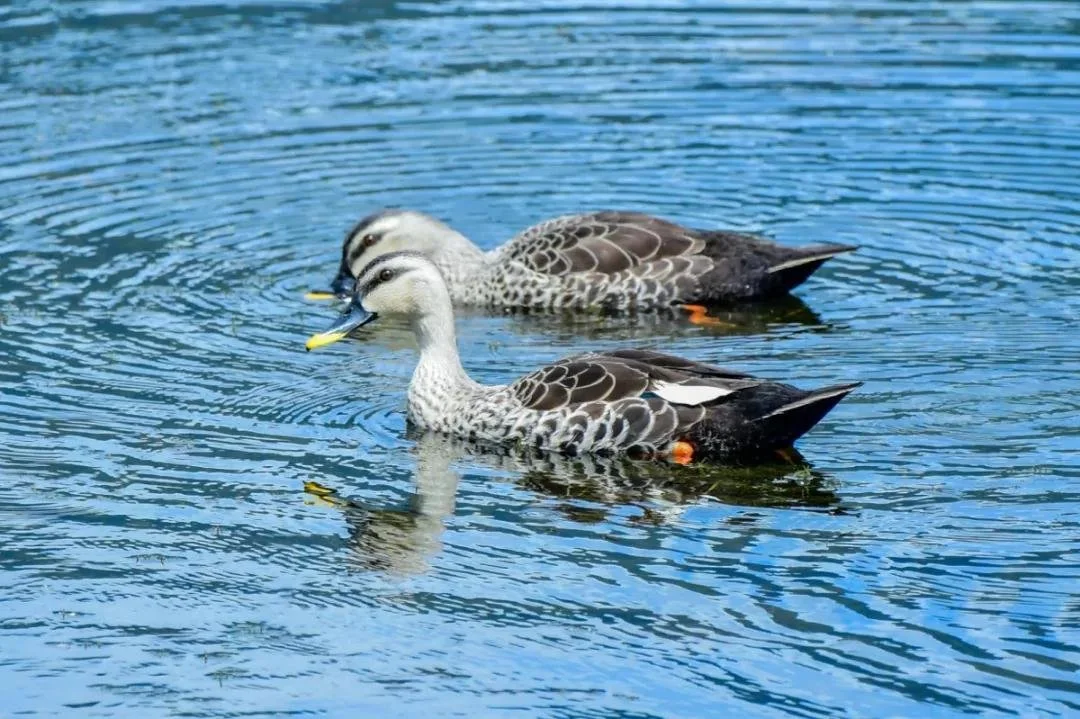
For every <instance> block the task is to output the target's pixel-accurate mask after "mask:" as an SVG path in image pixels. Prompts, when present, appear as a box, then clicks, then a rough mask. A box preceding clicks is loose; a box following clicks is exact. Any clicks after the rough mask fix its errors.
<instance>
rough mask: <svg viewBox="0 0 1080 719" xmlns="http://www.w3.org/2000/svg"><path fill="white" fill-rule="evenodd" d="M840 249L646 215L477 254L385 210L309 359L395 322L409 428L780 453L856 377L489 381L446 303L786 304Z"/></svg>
mask: <svg viewBox="0 0 1080 719" xmlns="http://www.w3.org/2000/svg"><path fill="white" fill-rule="evenodd" d="M854 249H855V248H854V247H851V246H848V245H834V244H829V245H812V246H808V247H784V246H781V245H778V244H776V243H773V242H770V241H768V240H766V239H764V238H762V237H759V236H757V235H752V234H746V233H740V232H730V231H724V230H696V229H690V228H687V227H682V226H680V225H677V224H674V223H671V222H667V221H665V220H661V219H658V218H656V217H651V216H648V215H643V214H638V213H629V212H598V213H594V214H586V215H568V216H565V217H559V218H556V219H553V220H549V221H547V222H544V223H541V224H539V225H536V226H534V227H531V228H529V229H527V230H525V231H524V232H522V233H521V234H519V235H517V236H516V237H515V238H513V239H512V240H510V241H509V242H508V243H506V244H505V245H503V246H501V247H499V248H497V249H495V250H493V251H491V252H487V253H485V252H483V251H481V250H480V249H479V248H478V247H476V245H474V244H473V243H472V242H470V241H469V240H468V239H467V238H465V237H464V236H463V235H461V234H460V233H458V232H455V231H454V230H453V229H451V228H450V227H448V226H447V225H445V224H443V223H442V222H439V221H438V220H436V219H434V218H432V217H429V216H427V215H424V214H422V213H419V212H412V211H405V210H384V211H382V212H378V213H376V214H373V215H370V216H368V217H365V218H364V219H363V220H361V221H360V222H359V223H358V224H357V225H356V226H355V227H354V228H353V229H352V230H351V231H350V232H349V233H348V235H346V237H345V242H344V245H343V247H342V252H341V264H340V267H339V269H338V274H337V276H336V278H335V279H334V281H333V283H332V292H316V293H309V295H308V296H309V297H310V298H313V299H320V298H333V297H340V298H343V299H347V300H348V303H349V304H348V307H347V308H346V310H345V311H344V313H343V314H342V316H341V318H340V319H339V320H338V321H337V322H336V323H335V324H334V325H333V326H332V327H331V328H330V329H328V330H326V331H325V332H322V333H320V334H316V335H313V336H312V337H311V338H310V339H309V340H308V342H307V348H308V349H309V350H311V349H315V348H316V347H320V346H323V345H326V344H330V343H331V342H336V341H338V340H340V339H342V338H344V337H347V336H348V335H349V334H351V333H352V332H354V331H355V330H357V329H358V328H360V327H362V326H363V325H366V324H368V323H370V322H372V321H374V320H375V319H377V318H378V317H380V316H385V315H396V316H400V317H404V318H406V319H407V320H408V321H409V323H410V324H411V326H412V329H413V331H414V332H415V334H416V337H417V340H418V343H419V347H420V361H419V363H418V364H417V366H416V370H415V372H414V373H413V377H412V381H411V383H410V384H409V390H408V412H407V417H408V419H409V421H410V422H411V423H413V424H414V425H416V426H417V427H420V428H423V429H428V430H434V431H438V432H443V433H447V434H451V435H456V436H459V437H463V438H467V439H470V440H477V441H485V442H499V443H506V442H512V443H518V444H521V445H525V446H528V447H533V448H536V449H541V450H550V451H558V452H564V453H568V454H579V453H599V454H627V455H630V456H639V457H644V458H655V459H660V458H664V459H670V460H673V461H676V462H680V463H685V462H689V461H697V460H713V461H731V460H744V459H758V458H762V457H765V456H768V455H770V454H772V453H774V452H783V451H784V450H786V449H787V448H790V447H791V446H792V444H793V443H794V441H795V440H796V439H797V438H799V437H800V436H802V435H803V434H805V433H806V432H807V431H809V430H810V428H811V427H813V426H814V425H815V424H817V423H818V421H820V420H821V418H822V417H824V416H825V414H826V413H828V412H829V410H831V409H832V408H833V407H834V406H835V405H836V404H837V403H838V402H839V401H840V400H841V399H843V398H844V397H845V396H846V395H847V394H848V393H849V392H851V391H852V390H853V389H855V387H857V386H858V385H859V384H860V383H857V382H856V383H847V384H837V385H833V386H829V387H824V388H820V389H816V390H810V391H806V390H801V389H797V388H796V387H793V386H791V385H788V384H782V383H778V382H772V381H769V380H765V379H760V378H757V377H752V376H750V375H747V374H744V373H741V372H736V371H732V370H729V369H724V368H722V367H717V366H713V365H709V364H702V363H699V362H695V361H692V360H688V359H683V358H681V357H675V356H672V355H667V354H663V353H660V352H653V351H649V350H616V351H612V352H593V353H588V354H582V355H577V356H573V357H569V358H566V359H563V360H560V361H558V362H555V363H553V364H551V365H548V366H546V367H542V368H540V369H538V370H536V371H534V372H532V373H530V374H528V375H526V376H524V377H522V378H520V379H518V380H517V381H515V382H513V383H511V384H507V385H498V386H488V385H482V384H479V383H477V382H475V381H473V380H472V379H471V378H470V377H469V375H468V374H467V373H466V372H465V370H464V368H463V367H462V366H461V359H460V357H459V355H458V350H457V342H456V339H455V334H454V315H453V305H454V304H458V305H472V306H479V307H484V308H489V309H504V310H508V309H543V310H577V311H586V310H601V311H626V312H638V311H660V310H668V309H670V308H673V307H681V308H682V309H684V310H687V311H689V312H690V320H691V321H694V322H699V323H708V322H709V317H708V315H707V309H706V308H707V307H708V306H712V305H718V304H724V303H731V302H744V301H753V300H761V299H767V298H770V297H775V296H779V295H783V294H786V293H787V292H789V291H790V290H791V289H793V288H794V287H796V286H798V285H799V284H801V283H802V282H803V281H804V280H805V279H806V278H807V277H809V276H810V275H811V274H812V273H813V272H814V271H815V270H816V269H817V268H818V267H820V266H821V265H822V264H823V263H824V262H826V261H827V260H829V259H831V258H833V257H835V256H837V255H839V254H842V253H845V252H850V251H852V250H854Z"/></svg>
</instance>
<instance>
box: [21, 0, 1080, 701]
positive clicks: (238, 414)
mask: <svg viewBox="0 0 1080 719" xmlns="http://www.w3.org/2000/svg"><path fill="white" fill-rule="evenodd" d="M0 157H3V162H2V163H0V268H2V272H0V324H2V329H0V380H2V383H3V384H2V388H3V389H2V393H0V472H2V477H3V482H2V484H0V508H2V512H0V541H2V546H3V550H2V552H0V568H2V574H0V577H2V581H0V647H2V651H0V687H2V689H3V691H0V713H2V714H4V715H5V716H8V715H10V716H49V715H78V716H107V717H145V716H164V715H182V716H226V715H230V716H231V715H241V714H243V715H258V716H278V715H286V714H307V715H323V716H365V715H373V716H390V715H412V714H415V713H421V712H422V713H423V714H424V715H430V716H451V715H464V716H506V715H508V714H516V715H521V716H544V717H570V716H574V717H579V716H622V717H660V716H686V717H696V716H715V715H718V714H732V715H734V714H739V715H742V716H792V715H794V716H824V715H827V716H835V715H837V714H842V713H848V714H851V715H858V716H911V715H920V716H951V715H957V714H961V713H973V712H981V713H984V714H986V715H992V716H995V715H1025V716H1031V715H1039V716H1051V715H1069V714H1072V713H1075V712H1077V711H1080V679H1078V677H1080V674H1078V670H1080V649H1078V646H1080V599H1078V595H1077V587H1078V586H1080V584H1078V580H1080V484H1078V483H1080V459H1078V457H1080V453H1078V452H1080V382H1078V380H1077V373H1078V371H1080V361H1078V360H1077V357H1078V356H1080V340H1078V339H1077V336H1076V326H1077V320H1078V313H1080V270H1078V267H1080V243H1078V241H1077V234H1078V232H1080V215H1078V212H1077V210H1078V200H1080V189H1078V188H1080V185H1078V184H1077V181H1076V178H1077V177H1080V5H1077V4H1076V3H1073V2H1068V1H1066V0H1061V1H1059V2H1038V3H1031V2H1011V1H1010V0H998V1H995V2H950V3H943V2H930V1H925V0H920V1H918V2H889V1H886V0H877V1H865V2H855V3H827V2H810V3H807V2H777V1H772V2H765V3H758V4H726V3H714V4H693V5H687V4H681V3H675V2H670V3H668V2H659V1H653V0H649V1H648V2H635V3H631V4H628V5H627V6H625V7H623V8H619V9H616V8H611V7H607V6H606V5H605V4H592V5H584V4H581V3H580V2H577V3H575V2H572V1H571V2H561V1H557V0H551V1H549V2H542V3H539V4H533V5H531V6H530V9H528V10H523V9H522V6H521V5H520V4H518V3H504V2H476V3H465V2H443V3H437V2H416V3H400V4H394V3H379V4H369V5H368V6H367V7H364V8H360V7H358V5H357V4H355V3H345V2H339V3H330V2H304V1H294V2H276V1H274V0H270V1H264V2H249V1H248V0H234V1H233V2H227V3H226V2H213V1H210V0H205V1H201V2H190V3H181V2H176V1H174V2H168V1H167V0H144V1H142V2H128V1H119V0H117V1H113V2H106V1H104V0H81V1H72V2H65V3H52V2H43V1H36V0H26V1H25V2H19V3H8V4H3V5H0ZM386 205H398V206H406V207H415V208H419V209H423V210H426V211H428V212H431V213H433V214H435V215H437V216H439V217H442V218H443V219H445V220H447V221H449V222H451V223H452V224H453V225H454V226H455V227H456V228H458V229H459V230H461V231H462V232H464V233H466V234H467V235H469V236H470V237H473V238H474V239H475V240H476V241H477V242H478V243H479V244H481V245H482V246H484V247H493V246H495V245H496V244H498V243H499V242H501V241H503V240H505V239H506V238H508V237H509V236H511V235H512V234H513V233H514V232H515V231H517V230H519V229H521V228H523V227H524V226H526V225H528V224H531V223H532V222H535V221H539V220H541V219H544V218H547V217H550V216H553V215H556V214H560V213H564V212H568V211H577V210H584V209H594V208H605V207H614V208H629V209H640V210H646V211H650V212H653V213H656V214H660V215H662V216H665V217H669V218H672V219H676V220H679V221H683V222H686V223H690V224H694V225H698V226H722V227H730V228H735V229H741V230H751V231H760V232H764V233H767V234H769V235H770V236H773V237H775V238H777V239H778V240H780V241H783V242H786V243H791V244H798V243H809V242H844V243H854V244H859V245H861V247H862V249H861V250H860V251H859V252H858V253H857V254H855V255H852V256H847V257H844V258H841V259H838V260H836V261H834V262H832V263H830V264H829V265H828V266H827V267H826V268H824V269H823V270H822V271H821V272H819V273H818V274H817V275H816V276H815V277H814V278H813V279H811V281H810V282H808V283H807V284H806V285H805V286H804V287H803V288H801V289H800V290H799V292H798V299H797V300H793V301H790V302H784V303H778V304H776V305H772V306H770V307H767V308H765V309H763V310H760V311H752V310H745V309H739V310H736V311H733V312H732V313H730V314H728V315H726V316H725V319H726V320H727V321H728V323H729V326H725V327H720V328H709V329H703V328H698V327H693V326H690V325H688V324H685V323H683V322H679V321H672V320H664V319H637V320H634V319H620V318H607V319H604V318H595V317H578V318H571V319H563V318H553V317H548V318H545V317H537V316H487V315H483V314H475V313H473V314H468V315H465V316H463V317H462V318H461V320H460V322H459V336H460V343H461V348H462V353H463V358H464V363H465V365H466V367H467V368H468V369H469V370H470V371H471V372H473V374H474V376H475V377H476V378H478V379H481V380H484V381H488V382H503V381H507V380H510V379H512V378H514V377H516V376H517V375H519V374H521V373H523V372H524V371H526V370H528V369H530V368H531V367H533V366H534V365H536V364H537V363H540V362H543V361H547V360H550V359H554V358H557V357H560V356H563V355H565V354H568V353H571V352H575V351H579V350H581V349H585V348H595V347H604V348H611V347H627V346H647V347H654V348H660V349H664V350H667V351H671V352H676V353H684V354H687V355H691V356H693V357H695V358H700V359H704V360H711V361H716V362H721V363H724V364H728V365H732V366H735V367H739V368H742V369H745V370H747V371H752V372H755V373H759V374H762V375H766V376H770V377H775V378H778V379H788V380H791V381H795V382H797V383H800V384H803V385H806V386H812V385H815V384H825V383H830V382H836V381H845V380H862V381H863V382H865V385H864V386H863V388H861V389H860V391H859V392H858V393H856V394H855V395H852V396H851V397H850V398H849V399H847V400H845V401H844V402H843V403H842V404H841V405H840V406H839V407H837V409H836V410H834V412H833V413H832V414H830V415H829V417H828V418H827V419H826V420H825V421H824V422H823V423H822V424H821V425H820V426H819V427H818V428H816V429H815V430H814V431H813V432H812V433H811V434H810V435H808V436H807V437H806V438H805V439H804V440H803V441H802V442H801V443H800V448H801V450H802V452H803V454H804V455H805V457H806V460H807V462H808V466H805V467H771V468H761V469H755V470H749V469H733V470H719V469H707V470H702V469H699V468H690V469H688V470H678V471H675V470H672V469H671V468H664V467H660V468H657V467H642V466H638V465H630V466H627V465H623V464H619V463H603V462H600V463H597V462H592V461H590V460H577V461H566V460H558V459H555V458H548V459H523V458H520V457H512V456H501V455H498V454H485V453H480V452H476V451H474V450H473V449H471V448H469V447H462V446H460V445H458V444H455V443H449V442H445V441H438V440H437V439H432V438H424V437H416V436H414V435H412V434H408V433H406V431H405V426H404V417H403V408H404V387H405V384H406V382H407V380H408V377H409V374H410V372H411V369H412V363H413V359H414V349H413V345H412V341H411V339H410V337H409V336H408V334H407V332H406V331H405V329H404V328H403V327H401V326H397V325H394V324H393V323H390V322H387V323H385V324H383V323H380V325H379V326H377V327H375V328H373V329H372V331H371V332H370V333H369V334H368V336H367V341H365V342H362V343H361V342H353V343H342V344H339V345H336V346H334V347H333V348H329V349H327V350H326V351H323V352H318V353H312V354H305V353H304V352H303V340H304V338H305V337H306V336H307V335H308V334H309V333H310V332H311V331H313V330H317V329H321V328H323V327H324V326H325V325H326V324H327V322H328V321H329V319H330V309H329V308H327V307H325V306H317V305H312V304H310V303H305V302H303V300H302V299H301V295H302V292H303V290H305V289H308V288H310V287H313V286H318V285H321V284H324V283H325V282H327V281H328V280H329V279H330V276H331V275H332V273H333V270H334V269H335V267H336V255H337V252H338V243H339V242H340V239H341V237H342V234H343V233H344V231H345V230H346V229H347V228H348V226H349V225H350V224H351V223H352V222H353V221H354V220H355V219H356V218H357V217H359V216H361V215H362V214H366V213H367V212H370V211H371V210H373V209H375V208H378V207H382V206H386ZM305 487H306V488H307V491H305Z"/></svg>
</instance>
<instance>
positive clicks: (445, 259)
mask: <svg viewBox="0 0 1080 719" xmlns="http://www.w3.org/2000/svg"><path fill="white" fill-rule="evenodd" d="M485 258H486V255H485V254H484V253H483V251H482V250H481V249H480V248H479V247H477V246H476V245H474V244H473V243H472V242H471V241H470V240H469V238H467V237H465V235H463V234H461V233H460V232H457V231H456V230H450V231H449V232H447V233H446V235H445V236H444V237H443V241H442V242H441V243H440V244H439V251H438V252H437V253H436V254H435V256H434V257H432V258H431V259H432V261H433V262H434V263H435V265H436V266H437V267H438V268H439V271H440V272H441V273H442V275H443V277H445V278H446V283H447V284H448V285H449V286H450V289H451V292H453V291H454V290H456V289H458V288H459V287H460V286H461V284H462V283H463V282H467V281H468V280H469V278H470V277H471V276H472V275H474V274H475V273H476V272H477V271H478V270H480V268H482V267H483V266H484V264H485Z"/></svg>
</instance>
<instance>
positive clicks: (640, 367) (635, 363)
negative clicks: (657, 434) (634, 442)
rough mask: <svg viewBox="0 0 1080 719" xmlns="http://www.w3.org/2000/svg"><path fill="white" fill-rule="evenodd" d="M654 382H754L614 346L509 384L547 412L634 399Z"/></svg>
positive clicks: (732, 386) (734, 387)
mask: <svg viewBox="0 0 1080 719" xmlns="http://www.w3.org/2000/svg"><path fill="white" fill-rule="evenodd" d="M656 381H662V382H668V383H672V384H688V385H700V386H713V387H719V388H723V389H725V390H727V391H728V392H729V393H731V392H736V391H739V390H742V389H746V388H748V387H753V386H757V385H758V384H759V383H760V380H757V379H755V378H753V377H751V376H750V375H747V374H744V373H742V372H733V371H731V370H727V369H724V368H722V367H716V366H714V365H708V364H702V363H700V362H694V361H692V360H687V359H683V358H682V357H675V356H674V355H667V354H663V353H661V352H652V351H649V350H615V351H612V352H604V353H595V354H588V355H580V356H577V357H569V358H567V359H564V360H560V361H558V362H555V363H554V364H550V365H548V366H547V367H542V368H540V369H538V370H536V371H535V372H533V373H531V374H528V375H526V376H524V377H522V378H521V379H519V380H518V381H516V382H514V383H513V384H512V385H510V388H511V390H512V391H513V392H514V395H515V396H516V397H517V398H518V400H519V401H520V402H521V403H522V404H523V405H524V406H525V407H528V408H529V409H536V410H551V409H558V408H560V407H566V406H570V405H577V404H582V403H585V402H596V401H605V402H614V401H616V400H620V399H629V398H634V397H640V396H642V395H643V394H645V393H647V392H649V388H650V387H651V386H652V383H653V382H656ZM658 391H659V390H658ZM681 421H682V420H680V422H681Z"/></svg>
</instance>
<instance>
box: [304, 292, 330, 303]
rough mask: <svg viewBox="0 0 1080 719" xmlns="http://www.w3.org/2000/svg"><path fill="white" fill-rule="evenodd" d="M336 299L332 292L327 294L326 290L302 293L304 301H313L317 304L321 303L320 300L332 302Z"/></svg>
mask: <svg viewBox="0 0 1080 719" xmlns="http://www.w3.org/2000/svg"><path fill="white" fill-rule="evenodd" d="M336 298H337V295H335V294H334V293H333V292H327V291H326V290H311V291H310V292H305V293H304V299H305V300H315V301H317V302H321V301H322V300H332V299H336Z"/></svg>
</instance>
